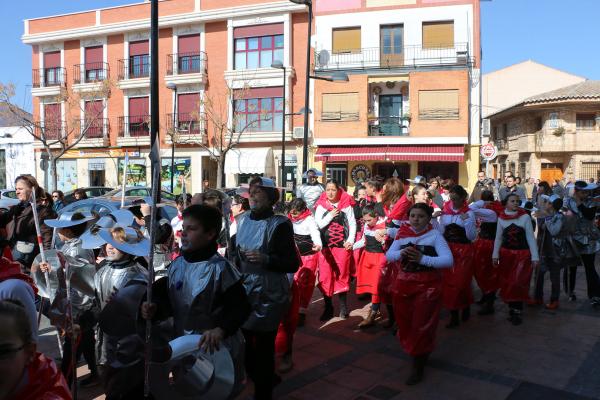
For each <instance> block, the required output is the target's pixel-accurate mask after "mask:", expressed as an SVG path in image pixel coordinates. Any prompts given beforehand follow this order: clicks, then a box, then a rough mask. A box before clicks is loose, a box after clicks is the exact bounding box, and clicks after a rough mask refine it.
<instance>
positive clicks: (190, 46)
mask: <svg viewBox="0 0 600 400" xmlns="http://www.w3.org/2000/svg"><path fill="white" fill-rule="evenodd" d="M177 52H178V53H179V54H183V53H193V54H197V53H199V52H200V35H198V34H196V35H186V36H179V37H178V38H177Z"/></svg>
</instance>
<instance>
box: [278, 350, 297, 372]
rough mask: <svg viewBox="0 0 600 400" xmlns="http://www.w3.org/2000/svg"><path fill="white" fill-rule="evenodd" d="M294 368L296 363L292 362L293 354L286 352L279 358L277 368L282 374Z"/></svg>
mask: <svg viewBox="0 0 600 400" xmlns="http://www.w3.org/2000/svg"><path fill="white" fill-rule="evenodd" d="M292 368H294V363H293V362H292V355H291V354H284V355H283V356H281V358H280V359H279V367H278V368H277V372H279V373H280V374H285V373H286V372H290V371H291V370H292Z"/></svg>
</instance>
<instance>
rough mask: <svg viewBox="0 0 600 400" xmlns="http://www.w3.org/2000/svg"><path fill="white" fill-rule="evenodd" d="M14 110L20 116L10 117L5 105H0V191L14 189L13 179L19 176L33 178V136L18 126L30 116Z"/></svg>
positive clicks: (18, 109) (19, 110) (24, 112)
mask: <svg viewBox="0 0 600 400" xmlns="http://www.w3.org/2000/svg"><path fill="white" fill-rule="evenodd" d="M15 110H16V112H19V113H22V116H21V115H12V114H11V112H10V111H8V107H7V106H6V105H5V104H0V189H5V188H6V189H14V187H15V178H16V177H17V176H19V175H21V174H31V175H34V176H35V161H34V159H33V157H32V155H33V136H32V135H31V134H30V133H29V131H28V130H27V129H26V128H24V127H22V126H19V125H20V121H21V120H22V118H26V119H31V115H30V114H29V113H27V112H26V111H23V110H21V109H20V108H15ZM21 125H22V124H21Z"/></svg>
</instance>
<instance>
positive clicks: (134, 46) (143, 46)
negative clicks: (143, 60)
mask: <svg viewBox="0 0 600 400" xmlns="http://www.w3.org/2000/svg"><path fill="white" fill-rule="evenodd" d="M148 49H149V44H148V41H147V40H142V41H139V42H129V57H133V56H142V55H144V54H149V53H150V51H149V50H148Z"/></svg>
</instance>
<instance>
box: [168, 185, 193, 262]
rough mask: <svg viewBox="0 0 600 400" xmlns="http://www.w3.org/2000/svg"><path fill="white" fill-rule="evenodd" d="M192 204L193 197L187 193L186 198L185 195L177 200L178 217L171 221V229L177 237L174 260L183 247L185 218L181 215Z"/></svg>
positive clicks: (181, 195)
mask: <svg viewBox="0 0 600 400" xmlns="http://www.w3.org/2000/svg"><path fill="white" fill-rule="evenodd" d="M190 204H192V195H191V194H189V193H187V194H186V195H185V197H184V195H183V194H180V195H178V196H177V198H176V199H175V207H176V208H177V215H176V216H174V217H173V219H172V220H171V228H172V229H173V235H174V237H175V243H176V244H177V250H176V251H174V252H173V253H172V254H173V256H174V257H173V259H175V257H177V255H179V247H181V230H182V229H183V228H182V224H183V217H182V216H181V213H182V212H183V210H184V209H185V207H186V206H189V205H190Z"/></svg>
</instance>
